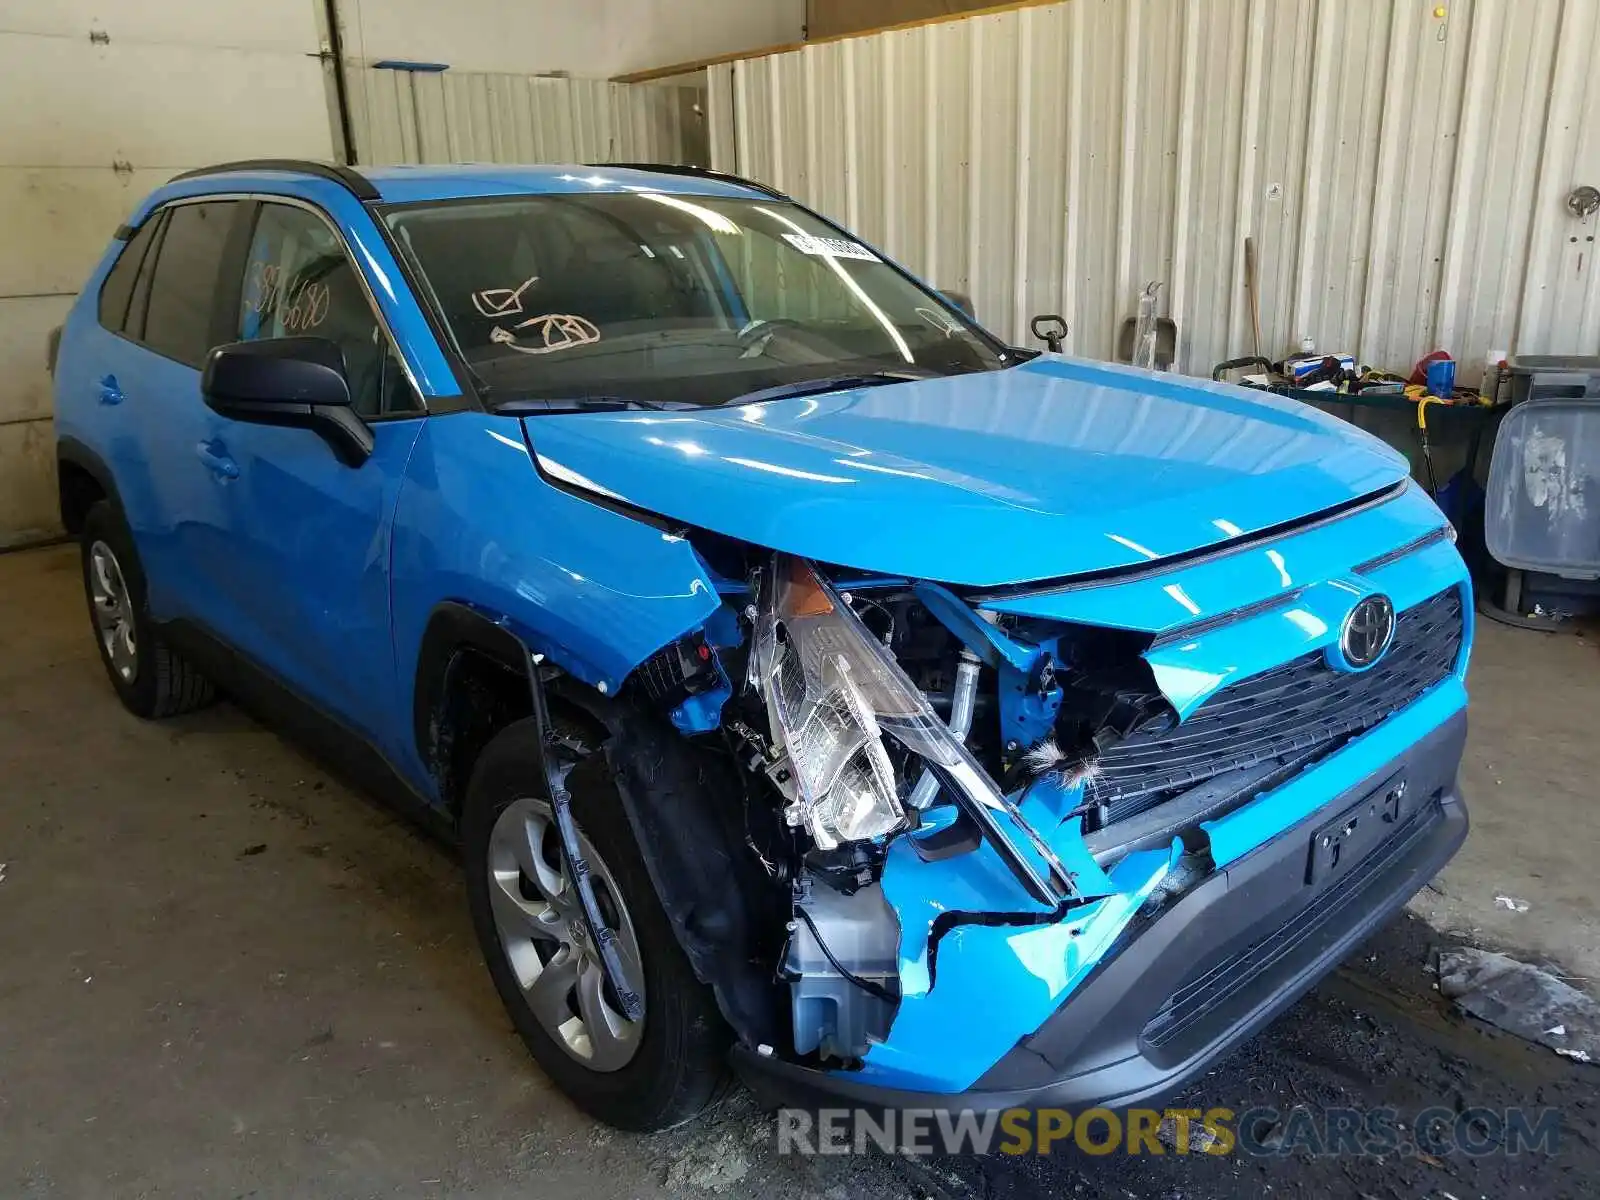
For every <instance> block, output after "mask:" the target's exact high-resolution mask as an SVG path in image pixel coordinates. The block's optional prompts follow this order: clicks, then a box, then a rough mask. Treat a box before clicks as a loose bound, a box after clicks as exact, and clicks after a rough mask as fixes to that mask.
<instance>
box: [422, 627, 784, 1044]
mask: <svg viewBox="0 0 1600 1200" xmlns="http://www.w3.org/2000/svg"><path fill="white" fill-rule="evenodd" d="M462 649H470V650H473V651H475V652H477V653H480V654H483V655H485V656H486V657H488V658H490V659H492V660H493V661H494V662H496V663H498V664H500V665H502V666H504V667H506V669H507V670H508V671H514V672H516V674H517V675H518V676H519V677H521V678H524V679H526V680H527V684H526V686H527V688H528V691H529V701H530V705H531V711H532V713H533V714H534V715H535V716H539V717H541V718H542V717H543V715H544V714H547V713H548V712H549V711H550V708H549V702H550V700H551V699H552V698H553V699H555V700H556V701H557V702H558V703H561V704H565V705H569V706H572V707H574V708H577V709H579V710H581V711H582V712H583V713H584V714H585V715H586V716H587V717H589V718H590V719H592V720H593V721H594V722H596V723H597V724H598V725H599V726H600V727H602V728H603V729H604V730H605V734H606V740H605V745H604V753H605V770H604V771H603V772H590V771H583V772H581V774H582V776H584V777H589V776H591V775H592V776H594V777H595V781H596V782H608V783H609V784H610V785H611V786H614V787H615V788H616V789H617V793H618V796H619V798H620V799H621V801H622V808H623V811H624V812H626V813H627V815H628V823H629V825H630V826H632V829H633V836H634V840H635V841H636V842H637V844H638V846H639V852H640V856H641V857H642V858H643V859H644V863H645V869H646V870H647V872H648V873H649V875H650V880H651V882H652V883H653V884H654V885H655V889H656V895H657V897H658V898H659V899H660V901H661V906H662V908H663V909H664V910H665V912H666V914H667V919H668V921H669V922H670V924H671V925H672V929H673V933H674V934H675V935H676V936H677V939H678V944H679V946H680V947H681V948H682V949H683V952H684V954H685V956H686V957H687V958H688V959H689V964H690V966H691V967H692V968H693V969H694V973H695V976H696V977H697V978H698V979H699V980H700V981H701V982H702V983H704V984H706V985H707V986H708V987H710V988H711V989H712V991H713V993H714V994H715V996H716V998H717V1004H718V1007H719V1008H720V1009H721V1010H722V1014H723V1016H724V1017H725V1018H726V1019H727V1021H728V1023H729V1024H730V1025H731V1026H732V1027H733V1029H734V1032H735V1033H736V1034H737V1035H738V1036H739V1038H740V1039H741V1040H743V1041H744V1042H745V1043H746V1044H748V1045H751V1046H756V1045H760V1044H762V1043H767V1044H771V1045H780V1046H781V1045H782V1044H786V1043H787V1042H788V1039H789V1034H788V1032H787V1029H788V1026H787V1022H786V1021H785V1020H784V1016H785V1014H786V1012H787V1009H786V1007H785V1003H786V1002H785V999H784V997H783V996H782V995H781V994H780V993H779V991H778V989H777V987H776V985H775V984H774V982H773V980H772V978H771V972H770V969H769V970H767V971H765V972H763V971H762V970H761V969H760V968H759V967H758V966H756V965H755V963H756V960H757V958H758V957H760V956H758V955H757V954H755V953H753V948H754V947H755V946H756V944H757V943H758V942H759V941H760V940H761V939H762V938H763V936H771V935H773V934H774V933H775V934H776V935H777V936H780V937H781V935H782V934H783V931H784V921H785V919H786V916H787V908H786V904H787V893H786V892H785V891H784V889H781V888H780V889H777V891H776V893H774V894H773V895H772V896H771V899H772V900H773V901H774V913H773V914H772V915H770V916H769V914H768V913H767V912H766V911H765V908H764V906H763V904H762V901H763V899H764V898H766V897H767V893H768V891H770V890H771V889H770V887H769V885H768V884H767V881H765V880H764V879H762V878H760V877H759V872H758V869H757V868H756V866H755V864H754V862H753V861H752V860H751V858H750V856H749V855H748V854H744V853H741V852H740V841H741V839H740V838H739V837H738V836H737V835H736V831H735V830H733V829H732V828H731V826H730V822H731V821H733V820H734V819H738V820H742V819H743V809H742V807H741V804H742V801H741V796H742V792H740V791H739V786H738V781H737V777H736V776H734V775H732V774H731V772H732V770H733V768H732V764H731V763H729V764H728V771H729V774H728V776H727V778H723V777H722V776H721V774H719V768H720V767H721V766H722V763H721V761H720V759H718V758H717V756H716V755H714V754H713V753H711V752H709V751H707V750H705V749H703V748H701V747H700V746H697V745H694V744H692V743H690V742H689V741H688V740H687V739H685V738H684V737H683V736H682V735H680V734H679V733H677V731H676V730H674V729H673V728H672V727H671V725H669V724H667V722H666V721H665V719H664V718H662V717H660V716H659V715H658V714H653V713H649V712H645V711H642V710H639V709H637V708H635V707H634V706H633V705H631V704H630V703H628V702H626V701H624V700H618V699H613V698H608V697H605V696H601V695H600V694H599V693H598V692H595V691H593V690H592V689H591V688H589V687H588V686H587V685H584V684H582V683H580V682H579V681H576V680H574V679H572V678H571V677H568V676H564V675H556V677H555V678H552V679H546V678H544V676H545V675H546V674H548V673H549V671H548V669H547V671H545V672H541V671H540V670H539V669H538V667H537V666H535V664H534V655H535V653H536V651H535V650H534V648H532V647H530V646H529V645H528V644H527V643H526V642H525V641H523V639H522V638H521V637H520V636H519V635H518V634H517V633H516V631H515V630H514V629H513V628H512V627H511V626H509V625H508V624H505V623H502V622H500V621H496V620H494V619H493V618H492V617H490V616H489V615H488V614H487V613H486V612H484V611H482V610H480V609H476V608H473V607H471V606H470V605H467V604H462V603H459V602H454V601H449V602H445V603H442V604H440V605H439V606H438V607H437V608H436V609H435V611H434V614H433V616H432V617H431V618H430V619H429V621H428V626H427V629H426V631H425V633H424V635H423V639H422V646H421V649H420V651H419V657H418V663H417V672H416V688H415V693H414V701H413V719H414V721H415V730H414V732H415V736H416V739H417V749H418V751H419V753H420V754H421V755H422V759H423V761H424V762H431V761H432V758H431V757H430V756H431V755H432V754H433V753H434V751H435V750H436V743H437V734H438V731H437V729H435V728H434V720H435V715H436V714H437V712H438V711H439V709H440V706H441V705H442V703H443V701H444V698H445V696H446V694H447V690H448V687H449V671H450V665H451V663H453V662H455V661H457V659H458V658H459V652H460V651H461V650H462ZM554 765H555V764H554V762H553V761H551V759H549V758H546V760H545V761H544V762H542V763H541V764H540V771H539V776H540V780H539V781H540V782H541V783H543V784H546V785H548V784H549V783H550V781H551V779H552V776H551V770H552V768H553V767H554ZM573 783H574V785H578V786H580V787H581V785H580V778H579V773H575V774H574V777H573ZM574 799H575V801H576V805H577V806H578V808H579V811H580V815H581V808H582V793H581V790H580V791H579V792H578V793H577V794H576V795H575V797H574ZM774 953H775V951H774ZM767 961H775V959H772V958H771V957H770V955H769V956H768V957H767Z"/></svg>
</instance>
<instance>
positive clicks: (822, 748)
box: [750, 554, 1070, 903]
mask: <svg viewBox="0 0 1600 1200" xmlns="http://www.w3.org/2000/svg"><path fill="white" fill-rule="evenodd" d="M750 671H751V681H752V683H753V684H755V686H757V687H758V688H759V689H760V691H761V695H762V697H763V699H764V700H765V701H766V705H767V716H768V720H769V722H770V724H771V729H772V736H773V738H774V740H775V741H776V743H777V746H778V748H779V749H780V750H782V751H783V752H784V753H785V754H786V755H787V758H788V764H789V767H790V774H789V776H788V778H786V779H783V780H780V781H779V786H780V787H781V788H782V789H783V791H784V794H785V798H786V800H787V801H788V803H787V806H786V808H785V810H784V818H785V820H786V821H787V822H788V823H789V824H790V825H791V826H804V827H805V829H806V831H807V832H808V833H809V834H810V835H811V838H812V840H813V841H815V842H816V844H817V846H818V847H819V848H821V849H823V850H832V849H834V848H835V847H837V846H839V845H841V844H842V843H845V842H856V841H865V840H870V839H874V838H882V837H887V836H889V835H891V834H894V833H898V832H900V831H901V830H903V829H905V828H906V827H907V825H908V824H909V821H908V819H907V816H906V811H905V808H904V807H903V806H902V805H901V802H900V797H899V791H900V788H899V781H898V779H897V778H896V775H895V770H894V766H893V763H892V762H891V761H890V758H889V754H888V751H887V749H886V743H885V739H886V738H892V739H893V740H894V741H895V742H897V743H899V744H900V745H901V746H903V747H904V748H905V749H906V750H908V751H910V752H911V753H913V754H915V755H917V756H918V757H920V758H921V759H922V760H923V762H924V764H925V765H926V766H927V767H928V768H930V769H931V770H933V771H934V772H935V774H936V775H937V776H938V778H939V779H940V780H941V782H942V783H943V785H944V787H945V789H946V791H947V792H949V793H951V794H952V795H953V796H954V797H955V798H956V800H957V802H958V803H959V804H960V805H961V807H962V809H963V810H964V811H965V812H967V813H968V815H969V816H970V817H972V818H973V819H974V821H975V822H976V823H977V825H978V828H979V829H980V831H981V832H982V833H983V835H984V836H985V838H986V839H987V840H988V841H989V842H990V843H991V844H993V845H994V847H995V849H996V850H997V851H998V852H999V853H1000V855H1001V857H1002V858H1003V859H1004V860H1005V862H1006V865H1007V866H1008V867H1009V868H1010V869H1011V870H1012V872H1013V874H1015V875H1016V876H1017V878H1018V880H1019V881H1020V882H1022V884H1023V885H1024V887H1026V888H1027V890H1028V891H1029V892H1030V893H1032V894H1033V895H1034V896H1035V897H1036V898H1038V899H1040V900H1043V901H1044V902H1046V903H1054V902H1055V901H1056V899H1057V898H1058V897H1059V896H1060V895H1061V894H1063V892H1064V891H1066V890H1070V883H1069V881H1068V880H1067V877H1066V873H1065V871H1063V870H1062V868H1061V865H1060V863H1059V862H1058V861H1057V860H1056V858H1055V856H1054V855H1053V854H1052V853H1051V852H1050V849H1049V847H1048V846H1047V845H1046V844H1045V843H1044V841H1043V840H1042V839H1041V838H1040V837H1039V836H1038V834H1037V833H1036V832H1035V831H1034V830H1033V829H1032V828H1030V827H1029V826H1028V824H1027V823H1026V822H1025V821H1023V820H1022V817H1021V815H1020V814H1019V813H1018V812H1017V810H1016V807H1015V806H1014V805H1013V804H1011V802H1010V801H1009V800H1008V799H1006V797H1005V796H1004V795H1003V794H1002V793H1001V792H1000V790H999V788H997V787H996V786H995V784H994V782H993V780H991V779H990V778H989V777H988V775H987V774H986V773H985V772H984V770H983V768H982V767H981V766H979V765H978V763H977V762H976V761H975V760H974V759H973V757H972V755H971V753H970V752H969V751H968V750H967V748H966V746H965V745H963V744H962V742H961V741H960V739H958V738H956V737H955V736H954V735H953V734H952V733H951V732H950V729H949V728H948V727H947V726H946V725H945V724H944V722H943V721H941V720H940V719H939V717H938V715H937V714H936V713H934V711H933V709H932V707H931V706H930V705H929V704H928V701H927V699H926V698H925V697H924V696H923V694H922V692H921V691H919V690H918V689H917V687H916V685H915V684H913V683H912V682H911V680H910V679H908V678H907V677H906V675H905V672H903V671H902V670H901V669H900V667H899V664H897V663H896V662H895V661H894V659H893V658H892V657H891V656H890V654H889V652H888V650H887V649H886V648H885V647H884V646H883V645H882V644H881V643H880V642H879V641H878V640H877V639H876V638H874V637H873V636H872V635H871V633H869V632H868V631H867V629H866V627H865V626H864V625H862V623H861V621H860V619H859V618H858V617H857V616H856V615H855V613H853V612H851V611H850V607H849V605H847V604H846V603H845V602H844V601H843V599H841V598H840V596H839V594H838V592H836V591H835V590H834V589H833V588H832V587H831V586H830V585H829V584H828V582H827V580H825V579H823V578H821V577H820V576H819V575H818V574H817V573H816V572H815V571H814V570H812V568H811V567H810V566H809V565H808V564H807V563H806V562H805V561H804V560H802V559H798V558H794V557H791V556H789V555H785V554H778V555H774V556H773V559H772V565H771V568H770V570H768V571H765V572H763V578H762V583H761V588H760V600H759V607H758V611H757V615H756V629H755V639H754V646H753V653H752V654H751V658H750ZM1002 815H1006V816H1009V817H1010V821H1011V824H1012V825H1013V827H1014V828H1016V829H1017V830H1018V831H1019V832H1021V833H1022V834H1023V835H1024V837H1025V838H1026V839H1027V841H1028V842H1029V843H1030V844H1031V845H1032V847H1033V849H1034V852H1035V854H1036V855H1037V856H1038V861H1039V862H1042V865H1043V866H1044V867H1045V872H1044V873H1043V874H1041V873H1040V871H1039V870H1038V866H1037V865H1036V861H1035V860H1030V859H1029V858H1028V857H1027V856H1026V855H1024V854H1023V853H1021V851H1020V848H1019V847H1017V846H1016V845H1015V844H1014V843H1013V842H1012V841H1011V840H1010V838H1009V837H1007V836H1006V834H1005V832H1004V830H1002V829H1001V828H1000V825H999V822H998V818H999V817H1001V816H1002ZM1046 876H1052V877H1054V878H1052V879H1049V880H1047V878H1046Z"/></svg>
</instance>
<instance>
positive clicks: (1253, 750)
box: [1093, 587, 1462, 821]
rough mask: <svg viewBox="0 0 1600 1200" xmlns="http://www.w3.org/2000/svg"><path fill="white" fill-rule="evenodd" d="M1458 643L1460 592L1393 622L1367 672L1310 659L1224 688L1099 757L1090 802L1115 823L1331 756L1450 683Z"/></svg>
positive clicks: (1451, 592) (1425, 603)
mask: <svg viewBox="0 0 1600 1200" xmlns="http://www.w3.org/2000/svg"><path fill="white" fill-rule="evenodd" d="M1461 637H1462V611H1461V592H1460V590H1459V589H1457V588H1454V587H1452V588H1450V589H1448V590H1446V591H1443V592H1440V593H1439V594H1438V595H1437V596H1434V597H1432V598H1431V599H1429V600H1424V601H1423V602H1422V603H1421V604H1417V605H1414V606H1412V607H1411V608H1408V609H1407V610H1406V611H1405V612H1403V613H1401V614H1400V616H1399V618H1398V620H1397V621H1396V623H1395V632H1394V641H1393V643H1392V644H1391V645H1390V647H1389V650H1388V652H1387V653H1386V654H1385V655H1384V656H1383V658H1382V660H1381V661H1380V662H1379V663H1378V665H1377V666H1375V667H1373V668H1372V669H1371V670H1369V671H1365V672H1362V673H1360V674H1349V673H1347V672H1344V671H1336V670H1334V669H1333V668H1332V667H1330V666H1328V665H1327V661H1326V660H1325V659H1324V657H1323V655H1322V651H1320V650H1315V651H1312V652H1311V653H1309V654H1303V655H1301V656H1300V657H1299V658H1296V659H1293V660H1292V661H1290V662H1287V663H1284V664H1283V666H1281V667H1274V668H1273V669H1272V670H1270V671H1264V672H1262V673H1261V674H1259V675H1252V676H1250V677H1249V678H1248V679H1243V680H1240V681H1239V682H1238V683H1236V684H1233V685H1232V686H1230V687H1226V688H1223V689H1222V690H1221V691H1219V692H1217V693H1216V695H1214V696H1212V697H1211V698H1210V699H1209V700H1207V701H1206V702H1205V703H1204V704H1202V705H1201V706H1200V707H1199V708H1197V709H1196V710H1195V711H1194V712H1192V713H1190V714H1189V717H1188V719H1187V720H1185V721H1183V722H1181V723H1180V724H1178V725H1175V726H1172V727H1170V728H1166V729H1161V730H1135V731H1134V732H1133V733H1131V734H1129V735H1128V736H1127V737H1126V738H1124V739H1123V740H1122V741H1120V742H1118V743H1116V744H1115V745H1114V746H1112V747H1110V748H1109V749H1108V750H1106V751H1105V752H1104V753H1103V754H1102V755H1101V756H1100V763H1099V768H1100V769H1099V773H1098V776H1097V777H1096V779H1095V783H1094V792H1093V797H1094V799H1095V800H1096V801H1098V802H1099V803H1101V804H1103V805H1105V806H1107V810H1108V811H1107V812H1106V819H1107V820H1108V821H1118V820H1121V819H1123V818H1124V817H1129V816H1133V815H1134V814H1136V813H1140V812H1143V811H1145V810H1146V809H1148V808H1151V807H1152V806H1154V805H1155V804H1158V803H1160V802H1161V801H1162V800H1164V799H1166V798H1167V796H1169V795H1170V794H1172V793H1174V792H1178V791H1181V790H1183V789H1184V788H1187V787H1192V786H1193V785H1194V784H1197V783H1201V782H1203V781H1205V780H1207V779H1210V778H1211V777H1212V776H1213V775H1219V774H1221V773H1222V772H1223V771H1230V770H1233V769H1235V768H1237V767H1244V766H1249V765H1251V764H1253V763H1258V762H1261V761H1263V760H1266V759H1270V758H1280V757H1288V756H1291V755H1293V756H1300V755H1303V754H1304V753H1305V752H1306V751H1308V750H1316V749H1319V748H1324V747H1325V748H1326V749H1328V750H1331V749H1332V748H1333V747H1334V745H1336V744H1338V743H1340V742H1341V741H1343V740H1344V739H1347V738H1349V737H1351V736H1352V735H1354V734H1358V733H1361V732H1362V731H1364V730H1367V729H1371V728H1372V727H1373V726H1374V725H1376V724H1378V722H1380V721H1382V720H1383V719H1384V718H1385V717H1387V716H1388V715H1389V714H1390V713H1393V712H1396V711H1398V710H1399V709H1401V708H1404V707H1405V706H1406V705H1407V704H1410V703H1411V702H1412V701H1413V700H1415V699H1416V698H1417V697H1418V696H1420V695H1422V693H1423V692H1425V691H1427V690H1428V689H1429V688H1430V687H1432V686H1433V685H1434V684H1436V683H1438V682H1440V681H1441V680H1443V679H1444V678H1445V677H1446V676H1448V675H1449V674H1450V672H1451V671H1452V670H1453V669H1454V668H1455V664H1456V659H1457V658H1458V657H1459V656H1460V653H1461Z"/></svg>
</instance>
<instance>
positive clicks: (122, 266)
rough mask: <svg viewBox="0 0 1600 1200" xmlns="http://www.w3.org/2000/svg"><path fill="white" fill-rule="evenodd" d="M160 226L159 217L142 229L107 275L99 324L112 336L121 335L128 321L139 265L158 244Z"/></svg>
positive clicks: (124, 248) (102, 288)
mask: <svg viewBox="0 0 1600 1200" xmlns="http://www.w3.org/2000/svg"><path fill="white" fill-rule="evenodd" d="M160 224H161V219H160V216H159V214H158V215H157V216H153V217H151V218H150V219H149V220H148V221H146V222H145V223H144V224H143V225H141V226H139V230H138V232H137V233H135V234H134V235H133V237H132V238H130V239H129V240H128V243H127V245H125V246H123V248H122V254H121V255H120V256H119V257H118V258H117V261H116V265H114V266H113V267H112V268H111V271H110V272H109V273H108V274H107V275H106V281H105V283H104V284H102V285H101V288H100V324H101V325H103V326H105V327H106V328H107V329H109V330H111V331H112V332H113V333H121V332H122V327H123V324H124V322H126V321H127V319H128V303H129V301H131V300H132V299H133V281H134V279H135V278H136V277H137V276H138V274H139V265H140V264H141V263H142V262H144V256H145V255H146V254H147V253H148V252H149V250H150V243H151V242H153V241H154V240H155V236H156V226H158V225H160Z"/></svg>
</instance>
